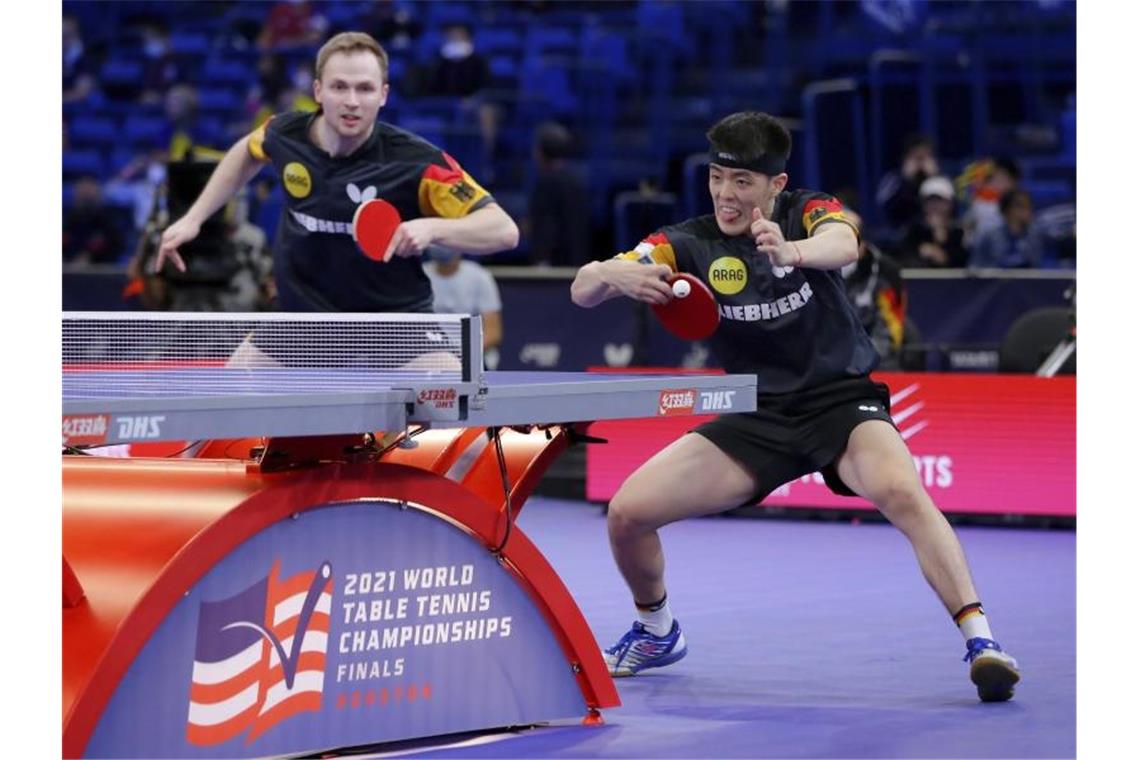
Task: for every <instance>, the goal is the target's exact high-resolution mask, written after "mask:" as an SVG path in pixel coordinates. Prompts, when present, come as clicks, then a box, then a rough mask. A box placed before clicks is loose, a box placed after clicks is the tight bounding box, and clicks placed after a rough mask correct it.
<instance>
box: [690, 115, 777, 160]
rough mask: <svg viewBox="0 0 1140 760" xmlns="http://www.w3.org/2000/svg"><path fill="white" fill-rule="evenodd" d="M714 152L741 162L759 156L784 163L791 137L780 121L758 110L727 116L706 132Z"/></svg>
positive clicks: (755, 158) (758, 157)
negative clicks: (778, 158)
mask: <svg viewBox="0 0 1140 760" xmlns="http://www.w3.org/2000/svg"><path fill="white" fill-rule="evenodd" d="M705 137H707V138H708V140H709V144H710V145H711V146H712V149H713V152H714V153H731V154H732V155H734V156H736V157H737V158H738V160H740V161H742V162H744V163H752V162H754V161H757V160H758V159H760V158H761V157H762V156H779V157H780V158H782V159H784V160H787V158H788V156H790V155H791V154H792V135H791V133H790V132H788V128H787V127H785V126H784V125H783V124H782V123H780V120H779V119H777V118H776V117H775V116H772V115H770V114H766V113H761V112H760V111H740V112H738V113H734V114H729V115H728V116H725V117H724V118H723V119H721V120H720V121H718V122H717V123H716V124H714V125H713V126H712V128H711V129H710V130H709V131H708V132H706V133H705Z"/></svg>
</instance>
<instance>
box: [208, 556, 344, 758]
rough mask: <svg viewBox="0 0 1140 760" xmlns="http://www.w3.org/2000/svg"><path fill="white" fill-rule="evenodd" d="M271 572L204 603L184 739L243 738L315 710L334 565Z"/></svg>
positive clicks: (218, 740)
mask: <svg viewBox="0 0 1140 760" xmlns="http://www.w3.org/2000/svg"><path fill="white" fill-rule="evenodd" d="M280 568H281V562H280V560H278V561H276V562H274V564H273V569H272V570H271V571H270V573H269V576H268V577H266V578H263V579H262V580H260V581H258V582H257V583H255V584H253V585H252V586H250V587H249V588H247V589H246V590H245V591H242V592H239V593H237V594H235V595H234V596H231V597H229V598H227V599H221V600H218V601H213V602H202V603H201V604H200V606H199V608H198V636H197V641H196V644H195V647H194V670H193V676H192V679H191V685H190V710H189V715H188V717H187V722H186V738H187V740H188V741H189V742H190V743H191V744H196V745H199V746H204V745H211V744H220V743H221V742H225V741H229V740H230V739H232V738H234V737H235V736H238V735H240V734H242V733H243V732H245V731H246V730H248V731H249V735H248V736H247V737H246V744H249V743H251V742H253V741H254V740H255V739H257V737H259V736H261V735H262V734H263V733H265V732H266V731H267V730H268V729H270V728H271V727H273V726H275V725H276V724H278V723H280V722H281V721H283V720H285V719H286V718H289V717H292V716H293V715H296V714H297V713H300V712H305V711H309V710H319V709H320V708H321V693H322V691H323V689H324V679H325V655H326V654H327V652H328V636H329V619H330V618H329V611H330V609H331V608H332V565H330V564H329V563H328V562H324V563H322V564H321V566H320V567H319V568H318V569H317V570H315V571H311V572H304V573H297V574H296V575H294V576H292V577H291V578H286V579H284V580H281V579H280V578H279V577H278V576H279V573H280Z"/></svg>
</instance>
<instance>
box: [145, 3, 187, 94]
mask: <svg viewBox="0 0 1140 760" xmlns="http://www.w3.org/2000/svg"><path fill="white" fill-rule="evenodd" d="M142 50H143V71H142V79H141V81H140V83H139V84H140V86H141V92H140V94H139V100H141V101H142V102H143V103H161V102H162V100H163V98H164V97H165V96H166V91H167V90H169V89H170V88H171V87H173V86H174V85H175V84H177V83H178V81H179V79H180V78H181V74H180V72H179V70H178V62H177V61H176V60H175V57H174V51H173V50H172V49H171V47H170V33H169V32H168V31H167V29H166V27H165V26H163V25H162V24H158V23H148V24H146V25H145V26H143V28H142Z"/></svg>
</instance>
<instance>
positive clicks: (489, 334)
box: [424, 245, 503, 369]
mask: <svg viewBox="0 0 1140 760" xmlns="http://www.w3.org/2000/svg"><path fill="white" fill-rule="evenodd" d="M426 253H427V254H428V256H429V257H430V260H429V261H426V262H425V263H424V272H426V273H427V276H428V279H430V280H431V289H432V295H433V296H434V298H435V305H434V309H435V311H436V313H438V314H478V315H481V316H482V317H483V356H484V362H485V364H486V365H487V367H488V368H490V369H494V367H495V366H497V365H498V351H499V346H500V345H501V344H502V342H503V318H502V312H503V302H502V299H501V298H500V297H499V286H498V285H497V284H496V283H495V278H494V277H492V276H491V273H490V272H488V271H487V270H486V269H485V268H484V267H483V266H482V265H481V264H479V263H477V262H474V261H467V260H466V259H464V258H463V257H462V256H460V254H459V252H458V251H454V250H451V249H450V248H445V247H443V246H439V245H432V246H429V247H428V250H427V251H426Z"/></svg>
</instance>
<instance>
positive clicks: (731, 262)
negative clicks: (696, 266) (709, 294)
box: [709, 256, 748, 296]
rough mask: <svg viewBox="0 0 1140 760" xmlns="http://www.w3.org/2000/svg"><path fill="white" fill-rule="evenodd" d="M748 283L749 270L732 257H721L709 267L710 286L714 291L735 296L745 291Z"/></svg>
mask: <svg viewBox="0 0 1140 760" xmlns="http://www.w3.org/2000/svg"><path fill="white" fill-rule="evenodd" d="M747 282H748V268H747V267H746V266H744V262H743V261H741V260H740V259H737V258H733V257H732V256H721V257H720V258H719V259H717V260H716V261H714V262H713V263H712V264H711V265H710V266H709V284H710V285H712V287H713V290H715V291H716V292H717V293H721V294H723V295H726V296H733V295H736V294H737V293H739V292H740V291H742V290H744V286H745V284H747Z"/></svg>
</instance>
